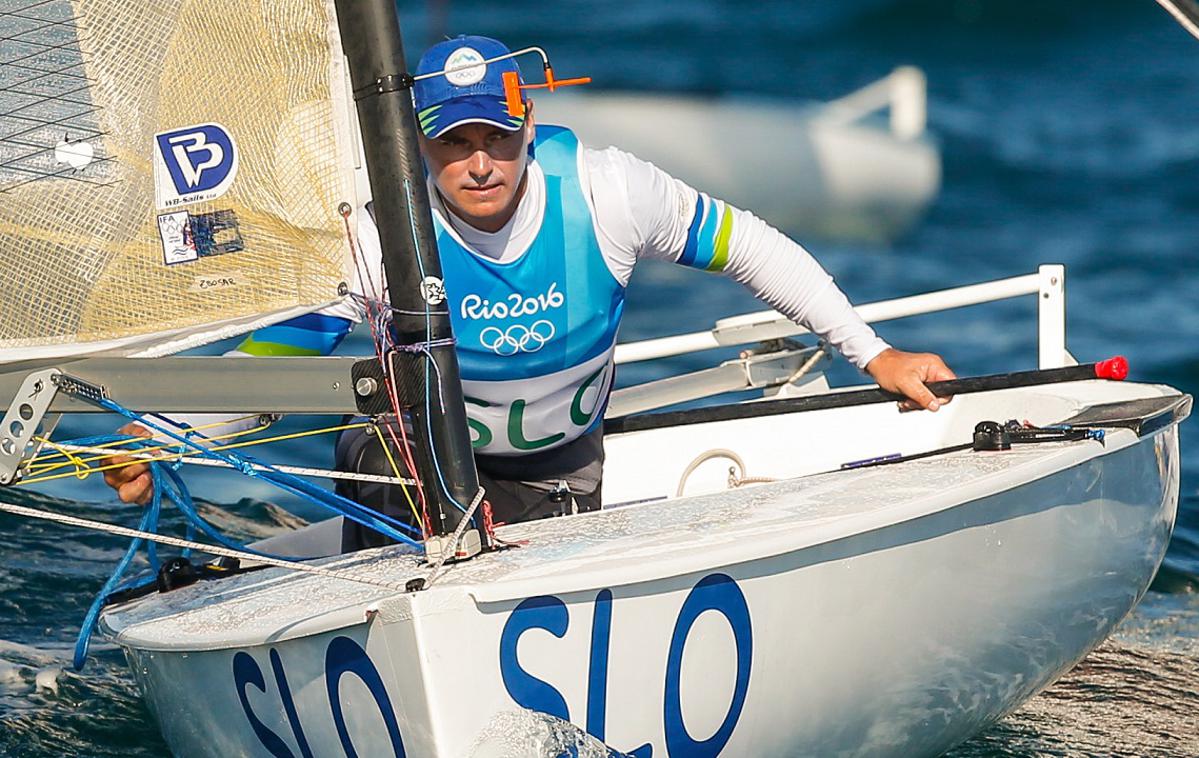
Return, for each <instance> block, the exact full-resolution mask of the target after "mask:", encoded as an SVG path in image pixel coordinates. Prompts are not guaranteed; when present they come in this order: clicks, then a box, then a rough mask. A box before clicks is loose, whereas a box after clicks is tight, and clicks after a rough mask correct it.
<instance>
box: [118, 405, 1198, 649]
mask: <svg viewBox="0 0 1199 758" xmlns="http://www.w3.org/2000/svg"><path fill="white" fill-rule="evenodd" d="M1154 386H1160V385H1154ZM1174 393H1175V394H1173V395H1172V396H1170V397H1172V399H1173V400H1174V402H1172V403H1170V404H1168V406H1166V407H1163V408H1161V409H1159V410H1158V411H1157V412H1155V413H1153V414H1150V415H1149V416H1147V418H1150V419H1152V418H1161V417H1166V418H1168V419H1169V420H1168V422H1166V423H1164V424H1162V425H1160V426H1159V427H1158V428H1156V429H1153V430H1152V431H1146V432H1145V433H1144V434H1143V435H1138V434H1137V433H1136V431H1135V430H1133V429H1130V428H1123V427H1121V428H1116V429H1114V430H1113V431H1115V434H1109V435H1108V438H1109V439H1108V444H1106V445H1105V447H1104V448H1103V449H1102V450H1099V451H1095V450H1094V448H1093V446H1091V445H1088V444H1087V443H1086V442H1085V441H1080V442H1071V443H1064V444H1061V445H1060V446H1055V449H1054V450H1052V451H1051V452H1049V453H1047V454H1045V455H1043V456H1037V457H1036V458H1034V459H1031V460H1029V461H1026V462H1023V463H1020V464H1017V467H1016V468H1018V469H1020V470H1021V471H1022V473H1024V474H1025V476H1022V477H1021V478H1020V483H1019V485H1018V486H1024V485H1027V484H1032V483H1034V482H1038V481H1041V480H1043V479H1046V478H1048V477H1051V476H1056V475H1059V474H1061V473H1063V472H1065V471H1068V470H1069V469H1071V468H1075V467H1077V466H1080V465H1084V464H1086V463H1088V462H1089V461H1091V460H1095V459H1097V458H1103V457H1107V456H1110V455H1114V454H1116V453H1119V452H1121V451H1123V450H1125V449H1127V448H1130V447H1133V446H1135V445H1138V444H1140V443H1142V442H1147V441H1148V440H1151V439H1153V438H1156V437H1158V436H1159V435H1162V434H1165V433H1168V432H1170V431H1171V430H1172V429H1174V428H1175V427H1176V425H1177V424H1178V423H1180V422H1181V421H1182V420H1184V419H1185V418H1186V416H1187V415H1188V414H1189V412H1190V407H1191V396H1190V395H1187V394H1185V393H1181V392H1178V391H1177V390H1174ZM1161 397H1163V398H1164V397H1168V396H1161ZM1126 402H1134V401H1126ZM1092 405H1095V404H1092ZM1113 438H1115V439H1113ZM1113 442H1114V443H1115V444H1112V443H1113ZM1025 467H1032V468H1034V469H1037V471H1036V473H1035V474H1034V475H1032V476H1027V474H1028V471H1027V469H1026V468H1025ZM1012 470H1013V469H1007V470H1004V471H999V472H993V473H989V474H985V475H983V476H980V477H978V478H976V479H974V480H971V481H970V482H969V483H968V484H967V485H966V486H964V487H962V488H961V489H958V490H955V491H954V492H953V493H946V492H940V493H933V494H932V495H929V496H917V497H915V498H913V499H910V500H906V501H904V502H903V503H902V504H899V505H896V506H889V507H884V508H880V509H874V510H871V511H867V512H864V513H858V514H851V515H848V516H844V517H840V518H837V519H833V520H831V522H830V523H826V524H821V525H818V526H816V527H813V526H812V525H807V526H806V527H805V528H807V529H808V532H809V534H808V535H805V536H807V537H808V539H805V540H804V541H803V542H802V544H796V542H795V540H794V536H795V532H794V531H792V530H782V531H779V532H776V533H775V535H774V536H773V537H772V538H766V539H762V540H759V541H755V543H754V550H753V551H752V553H750V554H746V552H745V549H744V547H743V542H744V541H743V540H731V541H730V544H731V545H732V546H733V547H725V548H724V549H723V550H722V549H721V548H718V547H712V546H709V548H708V549H705V550H704V551H702V556H700V557H695V556H681V557H680V556H679V554H678V553H677V552H672V553H671V557H670V558H668V559H664V560H661V561H655V562H653V563H652V564H651V563H647V562H644V561H642V562H638V563H637V564H636V566H635V567H634V568H635V570H636V571H633V570H632V569H629V568H625V567H623V566H617V567H616V568H615V571H614V570H613V568H612V567H610V566H605V567H604V568H603V569H590V570H584V571H567V570H563V571H562V572H560V573H557V574H552V575H541V576H537V577H533V578H523V579H520V578H518V579H512V580H508V579H504V578H499V579H496V580H494V581H493V582H487V583H480V582H471V581H465V582H463V583H461V584H445V585H440V586H436V585H435V586H433V587H431V588H429V589H427V590H424V591H422V592H419V593H387V592H386V591H385V590H380V592H379V593H378V594H377V595H375V596H373V597H371V598H369V599H360V600H357V601H352V602H349V603H347V604H345V605H342V606H340V607H338V608H334V609H330V610H327V611H324V612H322V613H318V614H315V615H311V616H308V617H305V618H302V619H299V620H292V621H289V622H288V623H286V624H281V625H280V628H278V629H276V630H275V631H274V632H271V633H268V634H262V633H261V632H259V633H255V634H251V635H244V636H230V637H227V638H225V639H223V640H220V641H219V642H217V641H211V642H207V643H203V644H199V645H196V644H193V645H192V646H190V647H187V648H183V647H180V646H179V645H169V644H163V643H161V642H157V643H156V642H152V641H149V640H147V639H144V638H142V639H138V638H136V637H135V636H132V635H130V632H131V631H132V630H134V629H136V628H137V627H139V626H141V625H143V624H157V623H161V622H162V621H163V620H164V619H166V618H169V617H170V616H173V615H176V614H177V613H184V614H186V613H189V612H191V611H193V610H202V608H200V609H188V610H183V611H177V612H170V613H167V614H165V615H163V616H159V617H157V618H153V619H148V620H141V621H135V622H133V623H132V624H129V625H128V626H125V627H122V628H120V629H116V628H114V627H113V626H112V625H110V624H109V623H108V619H107V614H104V615H102V616H101V619H100V630H101V632H102V633H103V634H104V636H106V637H107V638H109V639H111V640H112V641H114V642H116V643H117V644H119V645H121V646H123V647H129V648H134V649H140V650H156V651H162V652H184V651H197V652H199V651H211V650H223V649H231V648H238V647H246V646H255V645H261V644H265V643H277V642H283V641H286V640H291V639H296V638H301V637H306V636H311V635H314V634H321V633H325V632H329V631H334V630H337V629H344V628H348V627H351V626H357V625H359V624H362V623H366V622H367V615H366V614H365V612H364V611H365V610H366V609H368V608H370V607H373V606H377V605H378V604H379V603H381V602H388V601H394V600H397V599H404V602H405V603H411V609H410V610H411V613H412V615H413V616H418V615H419V616H426V615H431V614H435V613H437V612H438V610H437V609H438V608H445V609H449V608H455V607H457V603H455V602H446V601H447V600H449V599H450V598H452V597H456V598H459V599H462V598H470V600H471V601H473V602H474V603H475V604H476V605H477V606H494V605H497V604H505V603H511V602H513V601H516V600H520V599H524V598H526V597H533V596H536V595H545V594H555V595H568V594H575V593H579V592H586V591H588V590H594V589H596V588H597V587H606V588H616V587H628V586H633V585H638V584H645V583H648V582H661V581H670V580H672V579H677V578H678V577H681V576H687V575H691V574H694V573H696V572H699V571H714V570H718V569H731V568H732V567H735V566H741V565H745V564H750V563H755V562H760V561H765V560H772V559H778V558H783V557H786V556H787V555H791V554H794V553H799V552H803V551H807V550H812V549H815V548H819V547H820V546H822V545H828V544H830V543H833V542H837V541H840V540H845V539H851V538H853V537H855V536H858V535H866V534H869V533H872V532H878V531H880V530H884V529H888V528H893V527H897V526H902V525H904V524H908V523H911V522H913V521H916V520H919V519H921V518H927V517H933V516H936V515H938V514H941V513H945V512H947V511H950V510H953V509H956V508H962V507H967V506H969V505H970V504H971V503H974V502H977V501H979V500H984V499H987V498H990V497H994V496H995V495H997V494H999V493H1001V492H1003V491H1005V490H1007V489H1011V487H1010V484H1011V482H1010V478H1011V477H1010V472H1011V471H1012ZM829 473H835V472H829ZM794 481H796V480H794V479H793V480H786V481H783V482H778V483H774V484H763V485H758V486H757V487H756V489H758V491H759V492H762V493H767V492H769V489H770V488H780V487H785V486H787V485H788V483H789V482H794ZM1005 484H1007V485H1009V486H1006V487H1005V486H1004V485H1005ZM963 491H964V492H963ZM722 494H723V493H717V494H715V495H712V494H709V495H703V496H697V497H696V498H695V500H701V499H705V498H712V497H720V496H722ZM963 495H964V496H963ZM946 501H950V502H946ZM661 502H663V501H654V502H650V503H640V504H635V505H630V506H625V508H640V507H644V506H652V505H655V504H658V503H661ZM673 502H676V503H677V501H673ZM904 507H906V509H907V511H908V513H906V514H904V515H901V516H898V517H897V515H896V513H895V509H897V508H904ZM614 510H616V511H619V510H623V508H622V509H614ZM612 512H613V511H599V512H596V513H587V514H578V516H576V517H574V518H595V517H599V516H602V514H604V513H609V514H610V513H612ZM881 512H885V513H886V514H887V517H888V518H887V520H886V523H881V524H880V523H877V522H878V514H879V513H881ZM863 521H868V522H869V523H866V524H863V523H861V522H863ZM530 526H534V527H535V526H536V524H535V523H534V524H532V525H513V526H512V527H511V531H517V530H519V529H521V528H522V527H523V528H525V529H527V528H529V527H530ZM812 532H820V534H819V536H818V537H816V538H815V539H813V538H811V533H812ZM733 551H736V552H737V555H729V556H728V557H727V558H725V557H719V556H723V554H724V553H729V552H733ZM340 558H343V559H344V558H345V556H340ZM405 560H411V559H410V558H406V559H405ZM649 566H656V567H658V568H659V569H665V570H659V571H655V572H653V574H652V575H647V574H646V573H645V569H646V568H647V567H649ZM414 568H416V567H415V566H414ZM421 573H422V575H427V573H428V570H427V568H425V569H423V570H422V571H421ZM634 574H635V575H634ZM287 576H290V575H289V574H285V573H280V574H279V575H276V576H267V577H263V579H264V581H266V582H268V583H271V584H273V583H274V582H275V581H276V580H278V579H279V578H282V577H287ZM547 582H551V583H552V584H553V586H552V588H550V587H547V586H546V584H547ZM152 597H154V596H151V598H152ZM147 600H150V599H149V598H143V599H140V600H137V601H133V602H134V603H141V602H145V601H147ZM150 602H153V601H152V600H150ZM480 610H481V611H483V612H487V611H486V609H485V608H480Z"/></svg>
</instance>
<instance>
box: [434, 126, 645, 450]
mask: <svg viewBox="0 0 1199 758" xmlns="http://www.w3.org/2000/svg"><path fill="white" fill-rule="evenodd" d="M579 150H580V145H579V141H578V139H577V138H576V137H575V135H574V134H573V133H572V132H571V131H569V130H568V129H564V128H562V127H556V126H539V127H538V128H537V136H536V139H535V141H534V143H533V153H534V159H535V160H536V161H537V164H538V165H539V166H540V167H541V170H542V173H543V174H544V175H545V213H544V218H543V221H542V224H541V229H540V230H539V231H538V233H537V237H536V238H535V239H534V241H533V243H532V244H531V245H530V246H529V249H528V250H526V251H525V252H524V253H523V254H522V255H521V256H520V257H519V258H518V259H516V260H514V261H510V262H507V263H497V262H496V261H493V260H491V259H489V258H487V257H485V256H482V255H479V254H478V253H476V252H474V251H472V250H470V249H469V248H468V247H466V246H465V245H464V244H463V243H462V242H461V241H460V239H459V238H458V237H457V236H456V235H454V234H452V233H451V232H450V231H449V230H448V229H447V228H446V227H445V225H444V224H443V223H442V222H441V220H440V219H438V218H437V217H436V215H435V216H434V218H435V220H436V226H437V247H438V250H439V252H440V254H441V266H442V271H443V274H444V276H445V284H446V298H447V301H448V305H449V309H450V320H451V321H452V323H453V326H454V335H455V337H456V338H457V341H458V359H459V364H460V365H461V369H462V386H463V390H464V392H465V394H466V396H467V414H468V416H469V418H470V425H471V429H472V430H473V432H474V434H473V436H474V444H475V448H476V449H477V450H478V451H479V452H482V453H487V454H492V455H519V454H521V453H526V452H530V451H533V450H543V449H549V448H552V447H556V446H558V445H561V444H564V443H566V442H569V441H571V440H573V439H576V438H577V437H579V436H581V435H582V434H584V433H586V432H588V431H590V430H591V429H592V428H594V427H595V426H596V425H597V424H599V423H600V420H601V419H602V416H603V410H604V406H605V402H606V400H607V396H608V390H609V388H610V387H611V383H612V353H613V350H614V349H615V343H616V330H617V327H618V325H619V324H620V317H621V313H622V312H623V310H624V288H623V287H622V286H621V285H620V283H619V282H617V281H616V279H615V278H614V277H613V276H612V273H611V271H609V269H608V266H607V264H606V263H605V261H604V258H603V254H602V253H601V252H600V248H599V241H598V240H597V239H596V236H595V225H594V219H593V218H592V212H591V208H590V206H589V205H588V204H587V201H586V199H585V198H584V196H583V191H582V188H581V186H580V183H579V169H578V160H579Z"/></svg>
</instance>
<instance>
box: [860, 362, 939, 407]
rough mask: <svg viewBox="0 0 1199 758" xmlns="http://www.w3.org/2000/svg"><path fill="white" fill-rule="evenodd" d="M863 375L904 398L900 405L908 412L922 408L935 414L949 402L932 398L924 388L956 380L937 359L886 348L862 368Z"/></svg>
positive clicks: (933, 396) (930, 393)
mask: <svg viewBox="0 0 1199 758" xmlns="http://www.w3.org/2000/svg"><path fill="white" fill-rule="evenodd" d="M866 373H868V374H870V376H872V377H874V381H876V382H878V386H879V387H882V388H883V389H885V390H887V391H888V392H895V393H898V394H901V395H903V396H905V397H907V398H908V399H907V400H904V401H903V403H901V405H902V407H904V408H907V409H910V410H915V409H917V408H924V409H926V410H930V411H935V410H937V409H938V408H940V407H941V406H942V405H944V404H945V403H948V402H949V401H950V400H951V399H952V398H948V397H937V396H935V395H933V393H932V392H930V391H929V389H928V387H926V386H925V384H926V383H927V382H941V381H945V380H947V379H956V378H957V375H956V374H954V373H953V372H952V371H950V370H949V366H946V365H945V361H943V360H941V356H939V355H935V354H933V353H905V352H903V351H902V350H896V349H894V348H887V349H886V350H884V351H883V352H881V353H879V354H878V355H876V356H875V357H874V358H873V359H872V360H871V361H870V363H868V364H866Z"/></svg>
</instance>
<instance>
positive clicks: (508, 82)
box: [504, 66, 591, 117]
mask: <svg viewBox="0 0 1199 758" xmlns="http://www.w3.org/2000/svg"><path fill="white" fill-rule="evenodd" d="M590 83H591V77H590V76H581V77H578V78H575V79H555V78H554V70H553V69H552V68H550V67H549V66H546V67H545V82H544V83H543V84H521V83H520V77H519V76H517V74H516V72H515V71H505V72H504V103H505V104H506V105H507V106H508V115H509V116H516V117H519V116H523V115H525V102H524V97H522V96H521V94H520V91H521V90H524V89H548V90H549V91H550V92H554V91H555V90H557V89H558V88H559V87H570V86H572V85H578V84H590Z"/></svg>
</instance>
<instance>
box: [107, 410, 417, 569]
mask: <svg viewBox="0 0 1199 758" xmlns="http://www.w3.org/2000/svg"><path fill="white" fill-rule="evenodd" d="M97 402H98V404H99V405H100V406H101V407H102V408H106V409H107V410H110V411H113V412H114V413H118V414H120V415H122V416H124V417H125V418H128V419H130V420H131V421H135V422H137V423H138V424H141V425H142V426H145V427H148V428H150V429H152V430H153V431H155V432H158V433H159V434H161V435H164V436H166V437H169V438H171V439H173V440H175V441H176V442H179V443H181V444H183V445H184V446H186V447H187V448H190V449H191V450H192V451H194V452H195V453H196V454H197V455H200V456H203V457H207V458H214V459H216V460H219V461H221V462H223V463H225V464H227V465H229V466H232V467H233V468H234V469H236V470H238V471H240V472H241V473H243V474H245V475H246V476H250V477H256V478H259V479H262V480H263V481H266V482H270V483H271V484H273V485H275V486H276V487H279V488H280V489H282V490H284V491H286V492H290V493H292V494H294V495H297V496H299V497H302V498H304V499H306V500H308V501H310V502H312V503H314V504H316V505H319V506H322V507H324V508H327V509H329V510H331V511H333V512H335V513H338V514H340V515H342V516H345V517H346V518H348V519H350V520H351V521H354V522H356V523H359V524H362V525H363V526H367V527H370V528H371V529H374V530H375V531H377V532H380V533H381V534H384V535H386V536H387V537H390V538H391V539H393V540H395V541H396V542H399V543H402V544H405V545H408V546H409V547H414V548H418V549H419V548H420V547H421V545H420V543H419V542H417V541H416V540H414V539H412V537H410V536H408V535H409V534H410V535H414V536H418V537H419V536H421V534H420V530H419V529H417V528H416V527H414V526H412V525H410V524H407V523H405V522H403V521H400V520H399V519H396V518H393V517H391V516H388V515H386V514H384V513H380V512H378V511H374V510H371V509H370V508H367V507H366V506H363V505H360V504H358V503H355V502H354V501H353V500H350V499H349V498H346V497H342V496H341V495H338V494H337V493H335V492H330V491H328V490H326V489H323V488H321V487H318V486H316V485H315V484H312V483H311V482H307V481H304V480H303V479H301V478H299V477H298V476H292V475H291V474H286V473H284V472H282V471H280V470H278V469H277V468H275V467H274V466H270V465H268V464H265V463H262V462H261V461H258V460H255V459H254V458H251V457H249V456H244V457H243V456H240V455H237V454H235V453H229V452H219V451H215V450H211V449H209V448H207V447H204V446H203V445H201V444H200V443H199V442H197V441H196V440H195V439H190V438H188V437H184V436H182V435H179V434H177V433H175V432H173V431H171V430H170V429H167V428H165V427H163V426H161V425H159V424H155V423H153V422H152V421H149V420H148V419H146V418H144V417H142V416H139V415H137V414H135V413H133V412H132V411H130V410H128V409H127V408H125V407H123V406H121V405H120V404H119V403H116V402H113V401H112V400H109V399H107V398H104V399H101V400H99V401H97ZM193 434H195V433H194V432H193ZM195 436H196V437H198V438H199V439H201V440H206V439H207V438H206V437H204V436H203V435H199V434H195ZM256 467H261V468H256ZM403 532H407V533H408V534H404V533H403Z"/></svg>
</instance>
